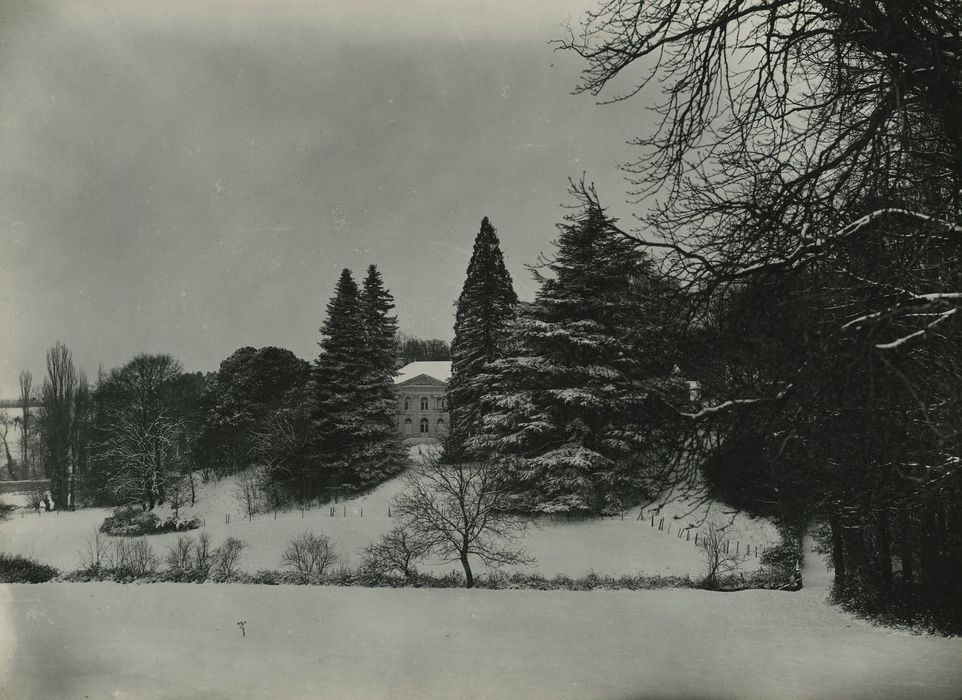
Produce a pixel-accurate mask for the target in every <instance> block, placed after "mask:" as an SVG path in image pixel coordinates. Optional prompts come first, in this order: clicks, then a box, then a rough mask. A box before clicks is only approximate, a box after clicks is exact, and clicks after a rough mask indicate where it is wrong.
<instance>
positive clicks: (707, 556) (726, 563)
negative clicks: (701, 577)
mask: <svg viewBox="0 0 962 700" xmlns="http://www.w3.org/2000/svg"><path fill="white" fill-rule="evenodd" d="M699 534H700V540H699V542H698V546H699V547H701V550H702V555H703V557H704V560H705V585H706V586H707V587H708V588H712V589H715V588H718V580H719V578H720V577H722V576H727V575H728V574H733V573H735V572H736V571H738V569H739V568H740V567H741V565H742V562H744V561H745V558H746V555H745V554H744V553H737V552H732V551H731V542H730V541H729V539H728V537H727V536H726V534H725V530H724V528H721V527H719V526H718V525H716V524H715V523H714V522H708V523H707V524H706V526H705V528H704V529H703V530H702V531H701V532H700V533H699Z"/></svg>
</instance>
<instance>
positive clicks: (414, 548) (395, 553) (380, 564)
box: [364, 527, 431, 581]
mask: <svg viewBox="0 0 962 700" xmlns="http://www.w3.org/2000/svg"><path fill="white" fill-rule="evenodd" d="M430 549H431V545H430V543H429V542H427V541H425V540H423V539H420V538H419V537H418V535H417V534H416V533H415V532H413V531H412V530H411V529H408V528H404V527H396V528H394V529H393V530H391V531H390V532H388V533H386V534H384V535H382V536H381V539H379V540H378V541H377V542H372V543H371V544H369V545H368V546H367V547H365V549H364V568H365V569H367V570H368V571H372V572H374V573H378V574H390V573H393V572H395V571H397V572H399V573H401V574H403V575H404V577H405V578H406V579H408V580H409V581H411V580H413V579H414V577H415V576H416V575H417V569H416V568H415V567H414V562H416V561H418V560H419V559H421V558H422V557H424V556H425V555H426V554H427V553H428V552H429V551H430Z"/></svg>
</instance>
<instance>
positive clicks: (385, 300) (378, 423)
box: [352, 265, 406, 485]
mask: <svg viewBox="0 0 962 700" xmlns="http://www.w3.org/2000/svg"><path fill="white" fill-rule="evenodd" d="M392 309H394V298H393V297H392V296H391V294H390V293H389V292H388V291H387V290H386V289H385V288H384V283H383V281H382V279H381V273H380V272H378V269H377V267H376V266H375V265H371V266H370V267H368V269H367V276H366V277H365V278H364V288H363V291H362V293H361V298H360V311H361V316H362V321H363V324H362V327H363V332H364V343H363V345H362V346H360V348H359V350H360V352H359V356H360V357H359V361H360V363H361V370H362V376H361V378H360V384H359V385H358V406H359V413H360V416H359V417H360V423H359V424H358V426H357V427H358V434H357V444H356V445H355V450H356V454H355V461H354V464H353V465H352V472H353V478H354V479H355V480H356V481H357V482H358V483H359V484H361V485H369V484H375V483H377V482H379V481H382V480H383V479H385V478H387V477H389V476H393V475H394V474H397V473H398V472H400V471H401V470H402V469H403V468H404V465H405V463H406V457H405V451H404V446H403V444H402V441H401V436H400V434H399V433H398V429H397V419H396V411H397V393H396V391H395V389H394V374H395V367H396V365H397V354H398V347H397V340H396V336H397V318H396V317H395V316H392V315H391V311H392Z"/></svg>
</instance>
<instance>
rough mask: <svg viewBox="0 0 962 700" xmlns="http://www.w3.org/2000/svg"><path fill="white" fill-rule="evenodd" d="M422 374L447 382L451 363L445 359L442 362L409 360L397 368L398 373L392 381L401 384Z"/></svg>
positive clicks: (449, 376)
mask: <svg viewBox="0 0 962 700" xmlns="http://www.w3.org/2000/svg"><path fill="white" fill-rule="evenodd" d="M422 374H424V375H427V376H428V377H431V378H432V379H437V380H438V381H441V382H445V383H447V381H448V380H449V379H450V378H451V363H450V362H448V361H447V360H445V361H444V362H411V363H410V364H407V365H404V367H402V368H401V369H399V370H398V374H397V376H396V377H395V378H394V383H395V384H403V383H404V382H406V381H408V380H410V379H414V378H415V377H419V376H421V375H422Z"/></svg>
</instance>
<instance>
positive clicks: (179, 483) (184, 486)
mask: <svg viewBox="0 0 962 700" xmlns="http://www.w3.org/2000/svg"><path fill="white" fill-rule="evenodd" d="M192 479H193V477H192V475H191V474H190V473H188V474H184V473H183V472H180V471H173V472H170V473H169V474H168V475H167V477H166V479H165V481H166V483H167V503H168V504H169V505H170V508H171V510H172V511H174V518H179V517H180V509H181V508H183V507H184V506H186V505H187V504H188V503H191V490H192V489H191V485H190V483H189V482H190V481H191V480H192Z"/></svg>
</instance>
